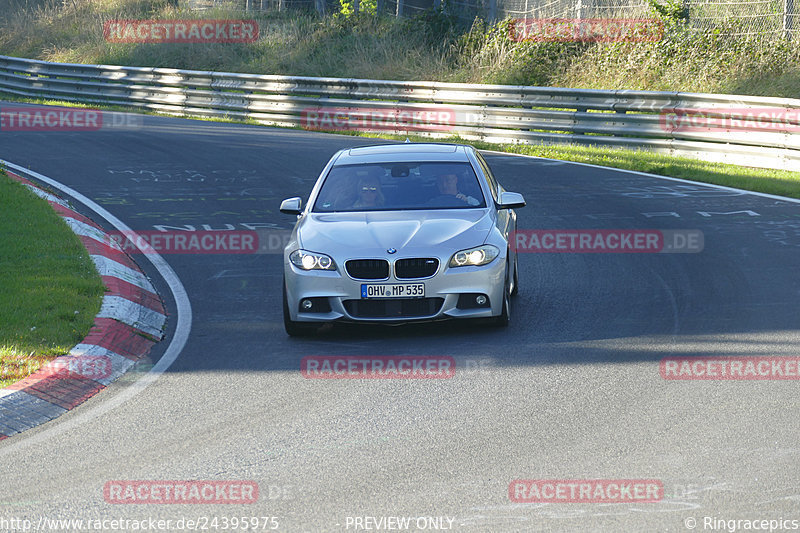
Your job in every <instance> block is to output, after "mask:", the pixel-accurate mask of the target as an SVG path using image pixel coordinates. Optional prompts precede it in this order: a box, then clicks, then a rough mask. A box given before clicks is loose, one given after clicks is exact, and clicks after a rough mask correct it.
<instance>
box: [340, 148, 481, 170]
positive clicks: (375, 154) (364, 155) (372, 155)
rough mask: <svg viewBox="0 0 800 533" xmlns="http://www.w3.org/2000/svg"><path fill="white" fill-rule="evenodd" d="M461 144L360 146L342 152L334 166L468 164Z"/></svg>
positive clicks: (465, 151) (464, 149) (465, 150)
mask: <svg viewBox="0 0 800 533" xmlns="http://www.w3.org/2000/svg"><path fill="white" fill-rule="evenodd" d="M470 148H471V147H469V146H467V145H463V144H439V143H397V144H379V145H377V146H361V147H357V148H350V149H349V150H344V151H343V152H342V153H341V154H340V155H339V158H338V159H337V160H336V163H335V164H336V165H357V164H360V163H361V164H363V163H395V162H411V161H448V162H453V161H463V162H468V161H469V158H468V157H467V150H468V149H470Z"/></svg>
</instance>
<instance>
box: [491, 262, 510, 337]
mask: <svg viewBox="0 0 800 533" xmlns="http://www.w3.org/2000/svg"><path fill="white" fill-rule="evenodd" d="M510 319H511V288H510V287H509V286H508V269H506V279H505V282H504V283H503V310H502V312H501V313H500V316H496V317H494V319H493V320H492V323H493V324H494V325H495V326H496V327H498V328H505V327H508V322H509V320H510Z"/></svg>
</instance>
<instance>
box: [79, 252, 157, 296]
mask: <svg viewBox="0 0 800 533" xmlns="http://www.w3.org/2000/svg"><path fill="white" fill-rule="evenodd" d="M89 257H91V258H92V261H94V266H95V267H96V268H97V271H98V272H99V273H100V275H101V276H111V277H114V278H119V279H121V280H122V281H127V282H128V283H130V284H131V285H136V286H137V287H139V288H140V289H143V290H145V291H148V292H152V293H154V294H155V292H156V290H155V288H154V287H153V285H152V284H151V283H150V280H148V279H147V278H146V277H145V275H144V274H142V273H141V272H139V271H137V270H133V269H132V268H129V267H127V266H125V265H123V264H122V263H118V262H116V261H114V260H113V259H109V258H108V257H106V256H104V255H90V256H89Z"/></svg>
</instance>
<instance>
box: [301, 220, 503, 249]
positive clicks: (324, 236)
mask: <svg viewBox="0 0 800 533" xmlns="http://www.w3.org/2000/svg"><path fill="white" fill-rule="evenodd" d="M490 213H491V212H490V211H489V210H486V209H442V210H436V211H377V212H367V213H364V212H360V213H324V214H323V213H311V214H309V215H307V216H306V217H305V218H304V219H303V221H302V222H301V225H300V227H299V228H298V236H299V240H300V245H301V246H302V247H303V248H304V249H306V250H310V251H313V252H322V253H327V254H330V255H335V256H338V257H340V258H341V257H343V256H344V257H375V256H376V255H377V256H383V255H385V254H386V250H388V249H389V248H395V249H396V250H397V252H398V255H397V256H398V257H402V256H406V257H407V256H409V255H418V254H422V256H445V255H449V254H452V253H453V252H455V251H458V250H461V249H464V248H471V247H473V246H477V245H480V244H483V242H484V241H485V240H486V237H487V236H488V234H489V232H490V231H491V228H492V226H493V224H494V221H493V220H492V218H491V215H490Z"/></svg>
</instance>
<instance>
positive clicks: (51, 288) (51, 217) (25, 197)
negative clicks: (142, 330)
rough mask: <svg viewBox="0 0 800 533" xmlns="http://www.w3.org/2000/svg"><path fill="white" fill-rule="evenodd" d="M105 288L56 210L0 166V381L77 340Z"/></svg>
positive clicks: (27, 371)
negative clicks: (0, 168)
mask: <svg viewBox="0 0 800 533" xmlns="http://www.w3.org/2000/svg"><path fill="white" fill-rule="evenodd" d="M104 292H105V287H103V284H102V282H101V280H100V276H99V275H98V273H97V270H95V267H94V264H93V263H92V260H91V259H90V258H89V255H88V253H87V252H86V249H85V248H84V247H83V245H82V244H81V242H80V240H79V239H78V237H77V236H75V234H74V233H73V232H72V231H71V230H70V229H69V227H68V226H67V225H66V223H64V221H63V220H62V219H61V217H59V216H58V215H57V214H56V213H55V211H53V209H52V208H51V207H50V205H49V204H48V203H47V202H46V201H44V200H42V199H40V198H38V197H37V196H35V195H34V194H33V193H32V192H30V191H29V190H28V189H27V188H26V187H24V186H23V185H21V184H19V183H18V182H16V181H14V180H12V179H11V178H9V177H8V176H7V175H6V174H5V173H4V172H2V171H0V387H5V386H7V385H9V384H11V383H14V382H15V381H18V380H20V379H22V378H24V377H25V376H27V375H29V374H30V373H32V372H35V371H36V370H37V369H38V368H39V367H40V366H41V365H43V364H45V363H47V361H49V360H51V359H53V358H54V357H57V356H59V355H64V354H66V353H68V351H69V350H70V349H71V348H72V347H73V346H74V345H75V344H77V343H79V342H80V341H81V340H83V338H84V337H85V336H86V334H87V333H88V332H89V329H90V328H91V326H92V324H94V317H95V315H96V314H97V312H98V311H99V310H100V304H101V301H102V296H103V293H104Z"/></svg>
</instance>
